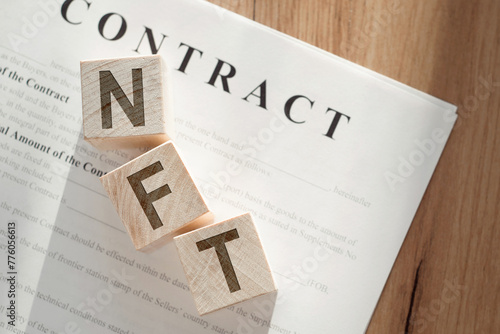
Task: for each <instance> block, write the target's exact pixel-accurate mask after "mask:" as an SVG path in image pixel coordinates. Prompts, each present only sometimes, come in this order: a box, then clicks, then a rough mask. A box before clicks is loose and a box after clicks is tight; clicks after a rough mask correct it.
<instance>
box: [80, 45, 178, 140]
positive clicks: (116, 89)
mask: <svg viewBox="0 0 500 334" xmlns="http://www.w3.org/2000/svg"><path fill="white" fill-rule="evenodd" d="M80 71H81V78H82V110H83V134H84V137H85V140H87V141H88V142H90V143H91V144H92V145H94V146H95V147H97V148H99V149H116V148H131V147H154V146H157V145H159V144H162V143H164V142H165V141H167V140H169V139H170V138H171V136H172V130H173V115H172V112H171V109H170V108H169V103H168V97H167V95H168V94H167V90H166V84H167V83H166V79H165V76H166V75H165V74H166V68H165V67H164V66H163V62H162V59H161V57H160V56H158V55H155V56H142V57H128V58H116V59H102V60H88V61H82V62H80Z"/></svg>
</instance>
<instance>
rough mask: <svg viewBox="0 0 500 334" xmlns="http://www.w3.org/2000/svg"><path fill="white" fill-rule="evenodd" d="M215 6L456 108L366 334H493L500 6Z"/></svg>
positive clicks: (489, 0) (434, 2)
mask: <svg viewBox="0 0 500 334" xmlns="http://www.w3.org/2000/svg"><path fill="white" fill-rule="evenodd" d="M212 2H214V3H217V4H219V5H221V6H223V7H226V8H228V9H231V10H235V11H237V12H239V13H240V14H242V15H244V16H247V17H250V18H254V19H255V20H256V21H258V22H260V23H263V24H265V25H268V26H270V27H272V28H275V29H277V30H279V31H282V32H284V33H286V34H289V35H292V36H294V37H297V38H299V39H301V40H304V41H306V42H308V43H311V44H313V45H316V46H318V47H320V48H322V49H325V50H327V51H330V52H332V53H335V54H337V55H339V56H341V57H344V58H346V59H348V60H351V61H353V62H355V63H358V64H360V65H363V66H365V67H368V68H370V69H373V70H375V71H377V72H379V73H382V74H384V75H387V76H389V77H391V78H394V79H396V80H398V81H401V82H403V83H405V84H408V85H410V86H412V87H415V88H417V89H420V90H422V91H424V92H427V93H429V94H431V95H434V96H437V97H439V98H442V99H444V100H446V101H448V102H451V103H453V104H456V105H458V106H459V109H458V114H459V119H458V122H457V124H456V126H455V129H454V131H453V133H452V135H451V137H450V140H449V142H448V144H447V147H446V149H445V151H444V153H443V156H442V157H441V160H440V163H439V165H438V167H437V169H436V171H435V173H434V176H433V179H432V180H431V182H430V184H429V187H428V189H427V192H426V194H425V197H424V199H423V201H422V203H421V205H420V208H419V210H418V212H417V215H416V217H415V219H414V221H413V224H412V227H411V229H410V231H409V233H408V236H407V238H406V240H405V242H404V244H403V247H402V249H401V252H400V254H399V256H398V259H397V261H396V263H395V265H394V268H393V270H392V273H391V275H390V277H389V280H388V282H387V285H386V287H385V289H384V292H383V294H382V297H381V299H380V301H379V303H378V306H377V309H376V311H375V314H374V316H373V318H372V321H371V323H370V326H369V328H368V331H367V333H397V334H400V333H454V334H455V333H456V334H460V333H464V334H465V333H498V332H500V280H499V277H500V259H499V248H500V246H499V242H498V241H499V240H500V229H499V227H498V220H499V215H500V134H499V133H500V118H499V112H498V110H499V109H500V53H499V51H500V23H499V22H500V17H499V16H500V1H496V0H484V1H466V0H429V1H418V0H405V1H403V0H380V1H376V2H373V1H371V2H370V1H364V0H350V1H340V0H317V1H300V0H280V1H268V0H247V1H223V0H219V1H212ZM235 3H238V5H237V6H235Z"/></svg>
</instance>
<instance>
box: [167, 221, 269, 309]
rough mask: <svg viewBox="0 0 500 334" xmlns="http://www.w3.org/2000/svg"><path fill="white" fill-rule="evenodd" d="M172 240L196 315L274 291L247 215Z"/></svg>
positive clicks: (264, 257) (261, 251)
mask: <svg viewBox="0 0 500 334" xmlns="http://www.w3.org/2000/svg"><path fill="white" fill-rule="evenodd" d="M174 240H175V245H176V246H177V250H178V252H179V257H180V259H181V262H182V266H183V267H184V271H185V273H186V277H187V280H188V282H189V287H190V289H191V293H192V294H193V297H194V301H195V304H196V308H197V309H198V312H199V313H200V315H204V314H206V313H209V312H212V311H215V310H218V309H221V308H224V307H227V306H230V305H233V304H235V303H239V302H242V301H245V300H248V299H250V298H253V297H257V296H260V295H263V294H265V293H268V292H272V291H275V290H276V286H275V284H274V280H273V277H272V274H271V270H270V268H269V264H268V262H267V259H266V256H265V254H264V250H263V248H262V244H261V242H260V239H259V235H258V234H257V230H256V229H255V225H254V223H253V220H252V217H251V215H250V214H248V213H247V214H244V215H241V216H238V217H235V218H232V219H229V220H226V221H223V222H220V223H217V224H213V225H210V226H207V227H204V228H201V229H198V230H195V231H192V232H189V233H186V234H183V235H180V236H177V237H175V238H174Z"/></svg>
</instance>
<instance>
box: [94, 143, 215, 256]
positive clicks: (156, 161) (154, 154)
mask: <svg viewBox="0 0 500 334" xmlns="http://www.w3.org/2000/svg"><path fill="white" fill-rule="evenodd" d="M101 182H102V184H103V186H104V188H105V189H106V191H107V193H108V195H109V198H110V199H111V202H112V203H113V205H114V206H115V209H116V210H117V211H118V215H119V216H120V218H121V219H122V221H123V223H124V225H125V227H126V228H127V231H128V233H129V235H130V237H131V238H132V242H133V243H134V246H135V248H136V249H142V248H144V247H145V246H148V245H150V244H151V243H153V242H154V241H156V240H158V239H160V238H162V237H164V236H166V235H169V234H171V233H173V232H175V231H177V230H179V229H180V228H183V227H186V226H187V225H188V224H189V225H195V223H197V222H202V224H204V223H206V221H207V220H209V219H210V217H211V214H210V212H209V210H208V208H207V206H206V204H205V202H204V201H203V198H202V197H201V194H200V193H199V191H198V189H197V188H196V185H195V184H194V182H193V180H192V179H191V176H190V175H189V173H188V171H187V170H186V167H185V166H184V164H183V162H182V160H181V158H180V156H179V154H178V153H177V150H176V148H175V146H174V144H173V143H172V142H171V141H169V142H166V143H164V144H162V145H160V146H158V147H156V148H154V149H152V150H151V151H149V152H147V153H144V154H143V155H141V156H139V157H137V158H135V159H134V160H132V161H130V162H128V163H126V164H125V165H123V166H121V167H120V168H118V169H115V170H114V171H112V172H110V173H108V174H106V175H104V176H102V177H101Z"/></svg>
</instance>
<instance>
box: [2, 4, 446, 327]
mask: <svg viewBox="0 0 500 334" xmlns="http://www.w3.org/2000/svg"><path fill="white" fill-rule="evenodd" d="M66 4H68V11H67V19H68V20H69V21H71V22H73V23H75V24H70V23H68V22H67V21H66V20H64V19H63V17H62V14H61V5H62V4H61V3H57V2H56V1H50V0H49V1H40V2H31V1H17V2H9V3H6V4H3V5H2V7H3V8H2V9H3V10H2V12H1V14H0V17H1V20H0V30H1V32H2V34H1V36H0V97H1V100H0V127H1V128H3V129H4V132H5V131H6V129H7V128H9V130H8V133H7V134H6V135H5V134H1V133H0V145H1V149H0V185H1V190H2V191H1V192H0V204H1V209H0V212H1V214H0V217H1V221H2V224H1V225H0V226H1V229H2V230H1V231H0V235H2V239H1V240H2V243H1V245H2V249H6V241H7V239H6V238H5V235H6V234H7V223H8V222H9V221H15V222H16V226H17V236H18V239H17V254H16V265H17V268H16V270H17V272H18V274H17V281H18V283H19V284H20V285H19V286H18V287H17V289H16V307H17V311H18V312H19V313H18V315H17V320H16V326H15V328H14V329H13V328H12V327H8V325H7V323H8V321H9V318H7V317H6V316H3V315H2V316H1V318H0V328H1V329H2V331H3V330H6V332H8V331H10V332H14V333H18V332H16V330H23V331H26V332H28V333H39V332H44V333H221V334H231V333H362V332H364V331H365V329H366V327H367V325H368V323H369V320H370V317H371V315H372V313H373V310H374V308H375V306H376V303H377V301H378V298H379V296H380V293H381V291H382V289H383V286H384V284H385V282H386V279H387V277H388V275H389V272H390V270H391V267H392V265H393V263H394V260H395V258H396V256H397V254H398V251H399V249H400V247H401V244H402V242H403V240H404V237H405V235H406V233H407V231H408V228H409V226H410V223H411V221H412V219H413V216H414V214H415V212H416V210H417V207H418V205H419V203H420V200H421V199H422V196H423V194H424V191H425V189H426V187H427V185H428V182H429V180H430V178H431V176H432V173H433V171H434V169H435V167H436V164H437V162H438V159H439V156H440V154H441V152H442V150H443V148H444V145H445V142H446V140H447V138H448V136H449V133H450V132H451V129H452V127H453V124H454V121H455V118H456V115H455V109H456V108H455V107H454V106H452V105H450V104H448V103H446V102H443V101H441V100H438V99H436V98H433V97H431V96H429V95H426V94H424V93H422V92H418V91H416V90H414V89H412V88H409V87H407V86H405V85H402V84H400V83H397V82H395V81H393V80H391V79H388V78H385V77H383V76H381V75H379V74H376V73H374V72H372V71H370V70H367V69H364V68H362V67H360V66H358V65H354V64H352V63H350V62H347V61H346V60H343V59H341V58H338V57H336V56H333V55H331V54H328V53H326V52H324V51H321V50H318V49H316V48H314V47H311V46H308V45H307V44H305V43H303V42H300V41H297V40H295V39H292V38H290V37H288V36H285V35H283V34H281V33H278V32H275V31H272V30H271V29H269V28H267V27H263V26H261V25H258V24H256V23H254V22H252V21H250V20H247V19H245V18H242V17H240V16H238V15H236V14H233V13H230V12H228V11H226V10H223V9H221V8H219V7H216V6H214V5H211V4H209V3H206V2H202V1H195V0H183V1H177V0H168V1H145V2H142V3H141V5H138V4H137V2H134V1H129V0H127V1H106V2H104V1H101V2H99V1H94V2H92V4H91V5H89V6H87V4H86V2H85V1H83V0H81V1H74V2H71V1H70V2H66ZM63 7H64V5H63ZM107 14H109V15H107ZM107 16H109V18H108V20H107V21H105V18H106V17H107ZM122 20H123V21H122ZM100 22H101V24H102V25H103V26H104V29H103V30H102V33H103V35H104V37H106V38H108V39H112V38H114V37H115V36H116V35H117V32H118V31H119V30H120V27H121V26H122V23H123V22H126V30H125V33H124V35H123V37H121V38H118V39H117V40H114V41H113V40H107V39H106V38H104V37H103V36H102V35H101V34H100V31H99V23H100ZM103 22H105V23H103ZM76 23H78V24H76ZM146 28H149V29H151V31H152V36H153V37H154V40H155V47H156V48H157V50H158V54H160V55H162V57H163V58H164V60H165V61H166V63H167V65H168V67H169V72H170V73H169V76H170V82H169V84H170V88H171V90H170V92H169V93H170V94H171V97H172V103H173V107H174V110H175V113H176V136H175V142H176V144H177V146H178V147H179V148H180V154H181V156H182V158H183V160H184V162H185V164H186V166H187V168H188V170H189V171H190V173H191V174H192V176H193V178H194V180H195V182H196V183H197V185H198V187H199V189H200V190H201V191H202V193H203V195H204V197H205V198H206V200H207V203H208V205H209V208H210V209H211V210H212V211H213V212H214V214H215V220H216V221H220V220H223V219H227V218H230V217H232V216H235V215H238V214H241V213H243V212H245V211H250V212H252V213H253V216H254V220H255V222H256V225H257V229H258V231H259V233H260V237H261V239H262V243H263V246H264V249H265V251H266V253H267V256H268V259H269V263H270V266H271V269H272V272H273V275H274V278H275V280H276V282H277V285H278V289H279V290H278V293H277V294H271V295H266V296H262V297H259V298H256V299H253V300H249V301H247V302H244V303H242V304H238V305H235V306H233V307H230V308H228V309H224V310H221V311H217V312H214V313H213V314H210V315H207V316H204V317H200V316H198V314H197V311H196V309H195V306H194V302H193V300H192V296H191V294H190V292H189V291H188V290H187V289H186V284H187V282H186V279H185V277H184V273H183V271H182V267H181V264H180V261H179V259H178V256H177V253H176V250H175V247H174V245H173V244H172V243H168V244H167V245H166V246H164V247H163V248H161V249H159V250H156V251H154V252H151V253H142V252H137V251H135V250H134V247H133V245H132V242H131V241H130V238H129V237H128V235H127V234H126V232H125V229H124V227H123V225H122V223H121V222H120V220H119V218H118V216H117V214H116V213H115V211H114V209H113V207H112V205H111V202H110V201H109V199H107V197H106V195H105V194H104V191H103V189H102V187H101V185H100V182H99V180H98V175H99V173H100V172H108V171H111V170H113V169H114V168H116V167H118V166H120V165H121V164H123V163H125V162H126V161H129V160H130V159H131V158H133V157H136V156H138V155H139V154H141V153H142V151H141V150H135V151H113V152H99V151H97V150H95V149H93V148H92V147H91V146H90V145H89V144H87V143H86V142H84V141H83V140H82V135H81V97H80V88H79V61H80V60H85V59H95V58H111V57H121V56H130V55H138V54H150V53H151V52H152V49H151V47H150V44H148V36H147V35H144V33H145V31H146ZM163 35H165V36H166V37H165V38H164V39H163ZM160 43H161V44H160ZM189 47H191V48H194V49H196V50H194V49H191V50H192V54H191V58H190V59H189V62H187V63H185V64H187V65H186V66H185V67H184V68H182V69H183V70H184V72H181V71H180V70H179V69H181V67H182V64H184V61H187V58H186V55H187V53H188V50H190V49H189ZM134 50H137V51H138V52H136V51H134ZM197 50H199V51H197ZM220 61H222V62H224V63H220V64H222V69H221V74H224V75H226V74H229V73H230V71H231V66H233V67H234V69H235V71H236V73H235V75H234V77H231V78H228V81H227V84H228V87H227V90H229V92H227V91H225V90H224V86H223V82H222V81H221V78H220V77H217V80H216V81H215V82H214V85H211V84H210V79H211V78H212V76H213V73H214V70H215V69H216V67H217V64H218V62H220ZM229 64H230V65H229ZM6 67H7V68H6ZM5 68H6V69H5ZM4 69H5V70H4ZM14 72H16V74H17V76H18V77H17V81H15V80H14V79H16V78H15V76H14V75H13V73H14ZM9 74H10V76H11V77H9ZM19 77H22V78H23V79H19ZM30 79H31V80H30ZM264 81H265V83H266V84H265V86H266V99H265V108H263V107H264V105H263V97H262V95H263V94H262V93H263V86H262V84H263V82H264ZM259 86H260V88H258V87H259ZM42 87H46V88H50V89H51V90H52V91H54V93H52V94H51V95H47V94H48V93H47V90H45V92H43V89H42ZM56 93H57V94H59V95H57V96H58V99H56V98H55V96H56ZM252 93H253V95H252ZM298 95H300V96H303V97H300V98H297V99H296V101H295V103H293V106H292V108H291V112H290V115H289V116H290V118H291V119H293V120H294V121H295V122H296V123H295V122H293V121H291V120H290V119H289V118H287V116H286V115H285V112H284V109H285V105H286V104H287V101H290V98H292V97H293V96H298ZM65 97H68V98H67V100H66V99H65ZM245 98H246V100H245ZM65 100H66V101H65ZM311 104H312V107H311ZM328 109H333V110H335V111H337V112H340V113H342V115H341V116H339V117H340V118H339V122H338V125H337V127H336V128H335V131H334V132H333V134H331V138H330V137H329V136H326V135H325V134H328V130H329V129H330V127H331V125H332V121H333V118H334V116H335V115H337V114H336V112H335V111H332V110H330V111H328V112H327V110H328ZM1 128H0V132H2V131H1ZM16 131H17V139H16V136H14V134H15V133H16ZM21 135H22V136H24V137H26V138H28V139H27V140H26V142H22V141H20V136H21ZM30 139H31V140H32V142H31V146H30V142H29V140H30ZM36 143H39V144H40V145H44V146H45V150H41V148H43V147H41V146H38V149H37V148H36V147H37V146H36ZM49 147H50V149H48V148H49ZM6 260H7V255H5V261H4V259H2V260H1V261H3V262H2V263H6ZM0 270H1V273H2V275H1V276H2V280H1V282H2V283H3V284H2V285H0V286H2V291H1V292H0V293H1V296H2V297H1V298H0V301H1V303H2V304H0V311H1V312H2V313H4V312H5V311H6V310H5V307H7V305H8V303H9V302H10V299H9V298H7V297H6V296H7V290H8V287H9V285H8V284H7V283H6V280H5V278H6V277H8V276H7V274H6V272H7V271H8V268H7V267H6V265H2V266H1V268H0ZM45 329H47V330H46V331H45Z"/></svg>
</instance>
